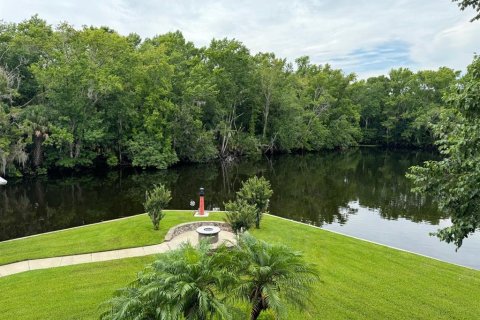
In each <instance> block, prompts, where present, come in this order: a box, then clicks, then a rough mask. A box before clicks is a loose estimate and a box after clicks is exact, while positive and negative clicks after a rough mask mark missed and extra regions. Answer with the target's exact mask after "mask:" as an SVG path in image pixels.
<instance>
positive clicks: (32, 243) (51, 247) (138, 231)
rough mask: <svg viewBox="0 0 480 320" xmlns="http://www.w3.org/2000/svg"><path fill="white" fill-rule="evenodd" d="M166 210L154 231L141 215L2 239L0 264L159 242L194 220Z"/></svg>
mask: <svg viewBox="0 0 480 320" xmlns="http://www.w3.org/2000/svg"><path fill="white" fill-rule="evenodd" d="M165 213H166V215H165V218H164V219H163V220H162V221H161V222H160V230H153V226H152V223H151V221H150V219H149V217H148V216H147V215H146V214H141V215H136V216H132V217H128V218H126V219H122V220H114V221H111V222H107V223H101V224H94V225H89V226H84V227H81V228H76V229H67V230H63V231H58V232H53V233H49V234H43V235H38V236H34V237H31V238H26V239H18V240H13V241H7V242H0V265H3V264H7V263H12V262H17V261H23V260H28V259H39V258H48V257H55V256H65V255H72V254H80V253H89V252H97V251H107V250H114V249H124V248H132V247H139V246H145V245H153V244H158V243H161V242H163V239H164V238H165V235H166V233H167V232H168V230H169V229H170V228H171V227H173V226H175V225H177V224H180V223H184V222H188V221H192V220H193V213H192V211H165ZM221 217H222V214H221V213H219V212H212V213H210V216H209V217H208V218H195V219H196V220H195V221H200V220H219V219H221ZM0 319H1V318H0Z"/></svg>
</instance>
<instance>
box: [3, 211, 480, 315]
mask: <svg viewBox="0 0 480 320" xmlns="http://www.w3.org/2000/svg"><path fill="white" fill-rule="evenodd" d="M114 227H116V226H114V225H113V224H112V226H111V228H114ZM112 232H113V231H112ZM253 234H254V235H255V236H257V237H258V238H262V239H264V240H267V241H270V242H281V243H284V244H287V245H289V246H291V247H293V248H295V249H298V250H301V251H303V252H304V253H305V256H306V258H307V259H308V260H309V261H311V262H314V263H315V264H316V265H317V267H318V269H319V273H320V277H321V281H320V282H319V283H318V284H316V290H315V292H314V294H313V295H312V299H313V301H314V303H313V304H312V306H311V308H310V309H309V310H306V311H304V312H302V313H301V314H297V313H295V312H294V310H291V312H290V316H289V319H294V320H295V319H302V320H307V319H312V320H313V319H479V318H480V299H479V298H480V272H478V271H474V270H470V269H467V268H462V267H457V266H454V265H451V264H447V263H442V262H439V261H436V260H433V259H428V258H424V257H420V256H417V255H413V254H409V253H405V252H402V251H398V250H394V249H389V248H386V247H382V246H378V245H374V244H371V243H368V242H365V241H360V240H356V239H353V238H349V237H345V236H341V235H337V234H334V233H330V232H328V231H324V230H319V229H315V228H312V227H309V226H305V225H300V224H297V223H292V222H288V221H285V220H282V219H278V218H275V217H271V216H266V217H265V219H264V221H263V224H262V229H260V230H255V231H253ZM152 259H153V258H152V257H143V258H131V259H124V260H116V261H111V262H102V263H92V264H84V265H76V266H70V267H63V268H56V269H49V270H37V271H31V272H26V273H22V274H18V275H13V276H9V277H5V278H0V301H1V309H0V310H1V311H0V315H2V317H0V318H2V319H3V318H5V319H96V318H98V314H99V309H98V305H99V304H100V303H101V302H102V301H104V300H106V299H108V298H109V297H110V296H111V295H112V293H113V292H114V290H115V289H117V288H120V287H122V286H125V285H126V284H127V283H128V282H129V281H131V280H132V279H133V278H134V277H135V273H136V272H138V271H140V270H141V269H142V266H143V265H144V264H146V263H148V262H149V261H151V260H152ZM46 292H48V294H44V293H46Z"/></svg>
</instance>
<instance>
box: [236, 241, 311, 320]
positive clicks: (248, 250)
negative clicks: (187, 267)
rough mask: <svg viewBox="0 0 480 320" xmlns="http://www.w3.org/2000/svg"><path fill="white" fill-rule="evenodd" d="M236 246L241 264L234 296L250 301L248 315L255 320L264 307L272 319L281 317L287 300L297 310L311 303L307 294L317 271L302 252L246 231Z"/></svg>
mask: <svg viewBox="0 0 480 320" xmlns="http://www.w3.org/2000/svg"><path fill="white" fill-rule="evenodd" d="M238 246H239V250H240V259H241V260H240V261H243V263H244V266H243V270H242V272H241V277H240V283H239V285H238V286H237V288H236V290H235V296H237V297H238V298H240V299H241V300H243V301H247V302H249V304H250V306H251V312H250V319H252V320H256V319H257V318H258V317H259V316H260V314H261V313H262V312H263V311H266V310H271V311H273V314H274V315H275V319H282V318H284V317H285V315H286V305H287V302H288V303H289V304H290V305H293V306H296V307H298V308H299V309H300V310H303V309H304V308H305V307H306V306H307V305H308V303H309V302H310V303H311V299H310V296H309V295H310V294H311V293H312V286H313V284H314V283H315V282H316V281H317V280H318V273H317V271H316V269H315V267H314V266H313V265H311V264H308V263H306V262H305V260H304V259H303V256H302V254H301V253H299V252H296V251H293V250H292V249H290V248H288V247H287V246H284V245H272V244H269V243H267V242H265V241H262V240H257V239H255V238H254V237H252V236H251V235H249V234H248V233H245V234H243V235H242V236H241V237H240V239H239V244H238Z"/></svg>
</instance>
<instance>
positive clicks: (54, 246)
mask: <svg viewBox="0 0 480 320" xmlns="http://www.w3.org/2000/svg"><path fill="white" fill-rule="evenodd" d="M192 214H193V213H192V212H189V211H166V215H165V218H164V219H163V220H162V221H161V222H160V230H157V231H155V230H153V227H152V223H151V221H150V218H149V217H148V216H147V215H146V214H142V215H136V216H133V217H129V218H127V219H122V220H116V221H111V222H108V223H101V224H95V225H90V226H85V227H82V228H76V229H70V230H63V231H58V232H54V233H49V234H44V235H38V236H35V237H31V238H26V239H19V240H14V241H7V242H0V265H2V264H7V263H12V262H17V261H23V260H27V259H38V258H48V257H55V256H65V255H71V254H80V253H88V252H96V251H107V250H114V249H123V248H131V247H139V246H144V245H151V244H158V243H161V242H163V239H164V237H165V234H166V233H167V232H168V230H169V229H170V228H171V227H173V226H175V225H177V224H179V223H184V222H188V221H192V220H193V217H192ZM221 215H222V214H221V213H219V212H212V213H210V216H209V217H208V218H195V221H200V220H221Z"/></svg>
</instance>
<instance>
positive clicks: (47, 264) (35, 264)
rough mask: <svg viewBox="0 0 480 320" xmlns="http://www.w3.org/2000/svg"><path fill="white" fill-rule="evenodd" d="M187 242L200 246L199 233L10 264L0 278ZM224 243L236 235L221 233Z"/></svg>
mask: <svg viewBox="0 0 480 320" xmlns="http://www.w3.org/2000/svg"><path fill="white" fill-rule="evenodd" d="M185 242H190V243H191V244H192V245H196V244H198V234H197V232H196V231H187V232H184V233H182V234H179V235H178V236H176V237H174V238H172V239H171V240H170V241H165V242H163V243H160V244H156V245H151V246H144V247H137V248H129V249H119V250H111V251H103V252H93V253H86V254H76V255H71V256H63V257H52V258H44V259H35V260H26V261H21V262H15V263H10V264H6V265H3V266H0V277H5V276H9V275H12V274H16V273H20V272H25V271H29V270H39V269H48V268H56V267H63V266H71V265H75V264H82V263H91V262H100V261H110V260H116V259H123V258H131V257H141V256H148V255H152V254H160V253H164V252H167V251H169V250H173V249H177V248H179V247H180V246H181V245H182V244H183V243H185ZM223 242H226V243H227V244H228V243H232V242H235V235H234V234H233V233H231V232H228V231H221V232H220V233H219V241H218V244H220V243H223ZM218 244H217V245H218ZM214 246H216V245H214Z"/></svg>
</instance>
